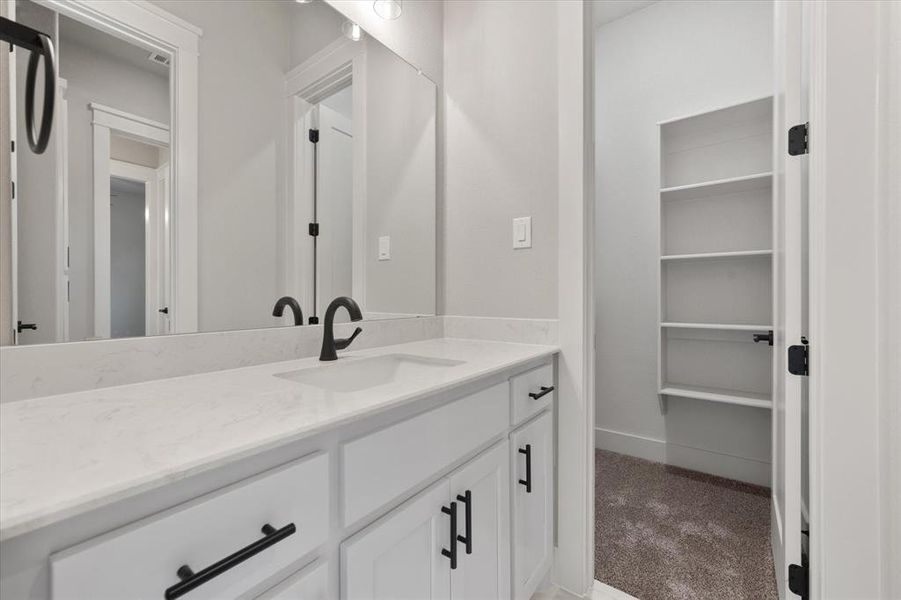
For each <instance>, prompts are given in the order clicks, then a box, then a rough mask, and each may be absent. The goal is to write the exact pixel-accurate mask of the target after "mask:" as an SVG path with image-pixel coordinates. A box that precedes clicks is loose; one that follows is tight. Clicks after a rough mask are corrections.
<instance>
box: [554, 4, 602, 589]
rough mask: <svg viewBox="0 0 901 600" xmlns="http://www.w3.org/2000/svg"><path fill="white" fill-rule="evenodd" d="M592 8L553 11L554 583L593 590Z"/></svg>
mask: <svg viewBox="0 0 901 600" xmlns="http://www.w3.org/2000/svg"><path fill="white" fill-rule="evenodd" d="M592 4H593V3H592V2H558V3H557V4H556V10H557V24H556V36H557V73H558V75H557V98H558V104H559V106H558V111H557V114H558V122H557V127H558V131H557V144H558V158H557V173H558V175H557V194H558V200H557V203H558V213H557V273H558V274H557V314H558V327H559V330H558V331H559V333H558V338H559V339H558V345H559V346H560V355H559V358H558V360H557V385H558V390H559V392H558V396H557V398H558V400H557V415H556V420H557V427H556V431H557V456H556V461H557V464H556V468H557V498H556V507H557V529H556V536H555V539H556V544H557V551H556V555H555V565H554V572H553V581H554V583H556V584H557V585H559V586H560V587H562V588H564V589H566V590H568V591H570V592H572V593H574V594H576V595H577V596H580V597H587V598H590V597H591V589H592V587H593V585H594V547H595V543H594V527H595V523H594V514H595V510H594V413H595V393H594V389H595V381H594V378H595V372H594V365H595V360H594V354H595V347H594V289H593V285H594V267H593V265H594V241H593V240H594V235H593V232H592V226H593V223H594V188H595V172H594V144H595V139H594V136H595V133H594V48H595V46H594V22H593V18H592V10H593V9H592Z"/></svg>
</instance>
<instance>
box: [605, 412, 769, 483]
mask: <svg viewBox="0 0 901 600" xmlns="http://www.w3.org/2000/svg"><path fill="white" fill-rule="evenodd" d="M594 447H595V448H599V449H601V450H609V451H610V452H617V453H619V454H626V455H628V456H635V457H637V458H643V459H645V460H650V461H654V462H659V463H664V464H668V465H673V466H675V467H682V468H684V469H691V470H692V471H700V472H701V473H709V474H710V475H717V476H719V477H726V478H728V479H736V480H738V481H744V482H746V483H753V484H755V485H763V486H769V485H770V463H769V462H764V461H759V460H755V459H752V458H745V457H742V456H733V455H731V454H722V453H719V452H713V451H711V450H704V449H702V448H693V447H691V446H682V445H679V444H670V443H667V442H666V441H665V440H658V439H655V438H650V437H645V436H641V435H635V434H632V433H625V432H622V431H613V430H612V429H604V428H602V427H595V429H594Z"/></svg>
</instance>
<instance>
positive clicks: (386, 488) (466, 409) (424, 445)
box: [342, 382, 510, 525]
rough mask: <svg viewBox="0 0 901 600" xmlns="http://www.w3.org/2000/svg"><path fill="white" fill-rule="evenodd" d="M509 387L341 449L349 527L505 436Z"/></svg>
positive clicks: (464, 400)
mask: <svg viewBox="0 0 901 600" xmlns="http://www.w3.org/2000/svg"><path fill="white" fill-rule="evenodd" d="M509 390H510V388H509V384H508V383H507V382H504V383H500V384H498V385H495V386H493V387H490V388H488V389H485V390H482V391H479V392H476V393H475V394H472V395H471V396H466V397H465V398H462V399H460V400H457V401H455V402H451V403H450V404H446V405H444V406H442V407H440V408H436V409H434V410H431V411H429V412H426V413H423V414H421V415H418V416H415V417H413V418H411V419H408V420H406V421H403V422H401V423H398V424H396V425H392V426H390V427H388V428H386V429H382V430H381V431H377V432H375V433H372V434H370V435H367V436H365V437H362V438H360V439H357V440H354V441H352V442H349V443H348V444H345V445H344V446H343V448H342V460H343V469H342V472H343V488H342V489H343V495H342V496H343V499H344V524H345V525H349V524H351V523H353V522H355V521H356V520H357V519H360V518H361V517H364V516H366V515H367V514H369V513H370V512H372V511H373V510H375V509H377V508H378V507H380V506H382V505H384V504H385V503H386V502H389V501H390V500H392V499H393V498H396V497H397V496H399V495H400V494H402V493H404V492H405V491H407V490H409V489H411V488H412V487H414V486H416V485H418V484H419V483H421V482H423V481H425V480H427V479H429V478H430V477H432V476H434V475H435V474H437V473H438V472H439V471H441V470H442V469H445V468H446V467H448V466H449V465H451V464H452V463H453V462H454V461H456V460H459V459H460V458H462V457H464V456H465V455H466V454H467V453H469V452H471V451H473V450H475V449H476V448H477V447H478V446H480V445H481V444H484V443H485V442H488V441H489V440H491V438H493V437H495V436H497V435H500V434H501V433H503V432H504V431H506V429H507V427H508V425H509V421H510V416H509V410H510V391H509Z"/></svg>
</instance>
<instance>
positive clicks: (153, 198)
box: [109, 159, 171, 335]
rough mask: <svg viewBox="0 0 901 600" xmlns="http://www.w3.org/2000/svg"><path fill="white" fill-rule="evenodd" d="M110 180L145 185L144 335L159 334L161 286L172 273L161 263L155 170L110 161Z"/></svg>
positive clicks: (158, 199) (160, 231)
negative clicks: (121, 180)
mask: <svg viewBox="0 0 901 600" xmlns="http://www.w3.org/2000/svg"><path fill="white" fill-rule="evenodd" d="M109 172H110V176H111V177H119V178H122V179H128V180H130V181H137V182H140V183H143V184H144V335H159V333H160V325H161V323H160V321H161V316H162V315H161V314H160V313H159V312H158V309H159V308H160V304H159V302H160V297H161V295H162V293H161V289H160V288H161V287H162V286H163V285H164V283H163V280H164V279H165V277H166V276H167V275H168V274H169V272H170V271H171V269H170V268H167V266H166V264H165V263H164V262H163V261H162V257H163V255H164V252H163V249H162V248H161V247H160V241H161V240H162V239H163V231H162V229H163V225H162V221H163V219H162V214H161V212H162V210H161V209H162V207H161V206H160V204H161V202H160V190H159V189H158V187H157V185H158V179H159V174H158V169H155V168H152V167H145V166H143V165H136V164H132V163H129V162H125V161H121V160H114V159H110V161H109Z"/></svg>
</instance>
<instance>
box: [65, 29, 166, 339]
mask: <svg viewBox="0 0 901 600" xmlns="http://www.w3.org/2000/svg"><path fill="white" fill-rule="evenodd" d="M97 35H104V34H101V33H98V34H97ZM59 74H60V77H63V78H64V79H66V80H67V82H68V90H67V94H66V97H67V99H68V106H69V247H70V260H71V265H70V301H69V339H70V340H72V341H77V340H84V339H87V338H90V337H92V336H93V334H94V177H93V160H94V158H93V157H94V154H93V152H94V151H93V145H94V140H93V130H92V127H91V119H92V112H91V110H90V108H89V106H88V105H89V104H90V103H91V102H97V103H99V104H104V105H106V106H109V107H111V108H116V109H119V110H124V111H126V112H130V113H133V114H136V115H138V116H141V117H145V118H147V119H152V120H154V121H158V122H161V123H169V81H168V79H166V78H165V77H161V76H158V75H155V74H154V73H151V72H150V71H146V70H141V69H137V68H135V66H134V65H131V64H129V63H126V62H123V61H120V60H117V59H116V57H114V56H111V55H109V54H103V53H99V52H96V51H95V50H93V49H90V48H86V47H84V46H81V45H78V44H72V43H67V41H66V40H65V39H62V40H60V48H59Z"/></svg>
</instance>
